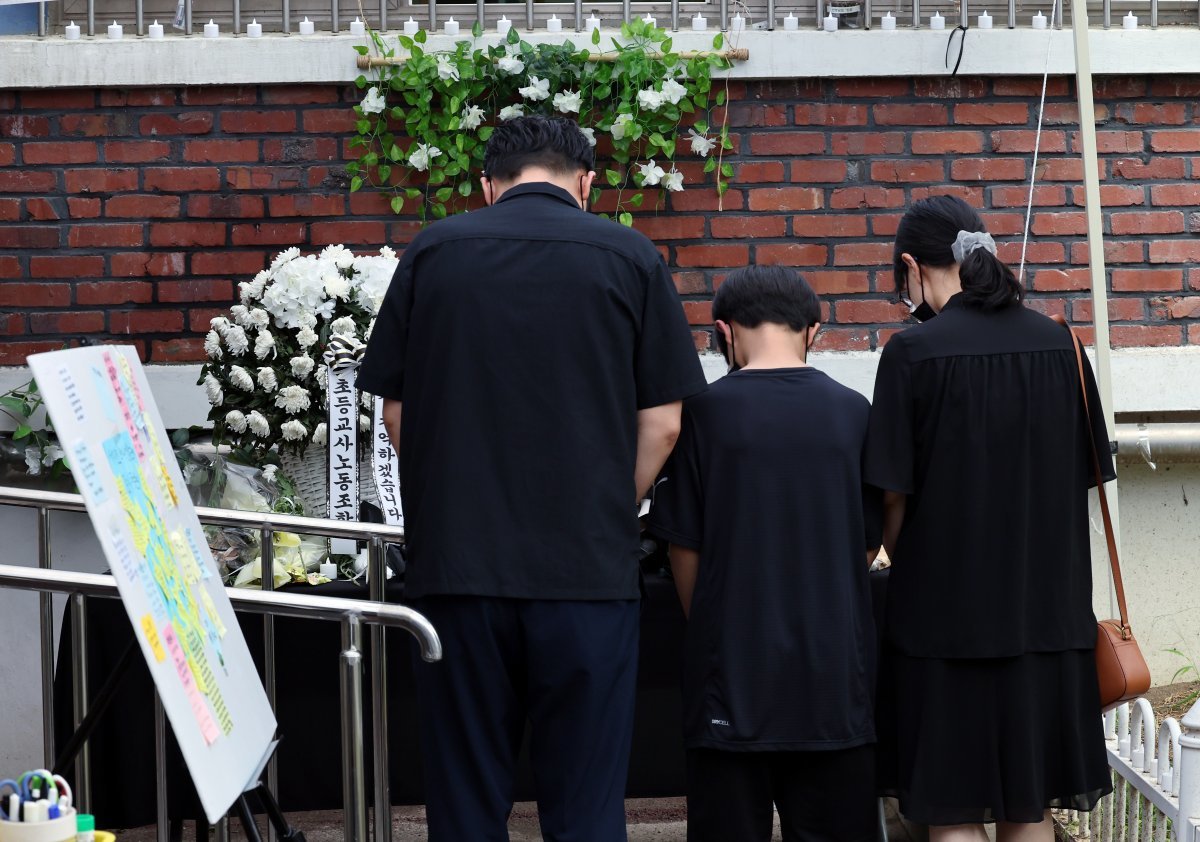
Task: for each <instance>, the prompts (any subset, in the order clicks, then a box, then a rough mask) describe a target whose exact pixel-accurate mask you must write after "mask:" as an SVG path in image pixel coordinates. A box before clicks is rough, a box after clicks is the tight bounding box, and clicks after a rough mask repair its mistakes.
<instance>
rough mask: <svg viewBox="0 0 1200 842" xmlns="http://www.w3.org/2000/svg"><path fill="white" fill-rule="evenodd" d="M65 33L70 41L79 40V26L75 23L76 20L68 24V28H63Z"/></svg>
mask: <svg viewBox="0 0 1200 842" xmlns="http://www.w3.org/2000/svg"><path fill="white" fill-rule="evenodd" d="M63 35H64V36H65V37H66V39H67V40H68V41H78V40H79V27H78V26H76V25H75V21H71V22H70V23H68V24H67V26H66V29H64V30H63Z"/></svg>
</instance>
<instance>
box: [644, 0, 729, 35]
mask: <svg viewBox="0 0 1200 842" xmlns="http://www.w3.org/2000/svg"><path fill="white" fill-rule="evenodd" d="M625 9H626V11H625V20H629V11H628V10H629V0H625ZM728 30H729V0H721V31H722V32H726V31H728Z"/></svg>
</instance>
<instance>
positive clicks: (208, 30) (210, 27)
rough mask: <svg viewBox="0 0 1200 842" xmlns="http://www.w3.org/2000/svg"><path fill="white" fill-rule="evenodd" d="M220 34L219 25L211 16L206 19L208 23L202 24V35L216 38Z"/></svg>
mask: <svg viewBox="0 0 1200 842" xmlns="http://www.w3.org/2000/svg"><path fill="white" fill-rule="evenodd" d="M220 34H221V27H219V26H217V25H216V24H215V23H214V22H213V20H212V18H209V19H208V23H206V24H204V37H205V38H216V37H217V36H219V35H220Z"/></svg>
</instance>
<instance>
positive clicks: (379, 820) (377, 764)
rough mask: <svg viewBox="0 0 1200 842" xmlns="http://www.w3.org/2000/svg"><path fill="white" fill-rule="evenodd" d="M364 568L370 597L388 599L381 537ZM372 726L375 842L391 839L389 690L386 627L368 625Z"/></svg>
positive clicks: (375, 540) (369, 549)
mask: <svg viewBox="0 0 1200 842" xmlns="http://www.w3.org/2000/svg"><path fill="white" fill-rule="evenodd" d="M367 570H368V574H367V575H368V576H370V578H371V582H370V584H371V599H372V600H374V601H375V602H384V601H386V599H387V559H386V553H385V548H384V545H383V540H382V539H381V538H379V537H374V538H372V539H371V541H370V543H369V544H368V545H367ZM371 686H372V688H373V689H374V695H373V696H372V697H371V727H372V730H373V737H374V746H375V747H374V750H373V751H372V753H371V759H372V761H373V763H374V769H375V842H391V839H392V793H391V785H390V781H389V780H388V692H387V689H388V688H387V629H385V628H384V627H383V626H380V625H378V624H375V625H372V626H371Z"/></svg>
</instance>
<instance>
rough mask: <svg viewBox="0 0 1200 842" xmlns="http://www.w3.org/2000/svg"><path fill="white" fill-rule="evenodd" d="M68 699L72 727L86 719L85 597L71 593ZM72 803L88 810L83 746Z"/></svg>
mask: <svg viewBox="0 0 1200 842" xmlns="http://www.w3.org/2000/svg"><path fill="white" fill-rule="evenodd" d="M71 691H72V692H71V696H72V702H73V706H74V709H75V727H76V728H78V727H79V724H80V723H81V722H83V718H84V717H85V716H87V707H88V657H87V597H85V596H84V595H83V594H81V593H73V594H71ZM74 794H75V804H76V808H77V809H78V810H79V812H81V813H90V812H91V811H92V809H91V808H92V752H91V747H90V746H89V745H88V744H87V743H84V744H83V748H81V749H80V750H79V757H78V758H77V759H76V760H75V793H74Z"/></svg>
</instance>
